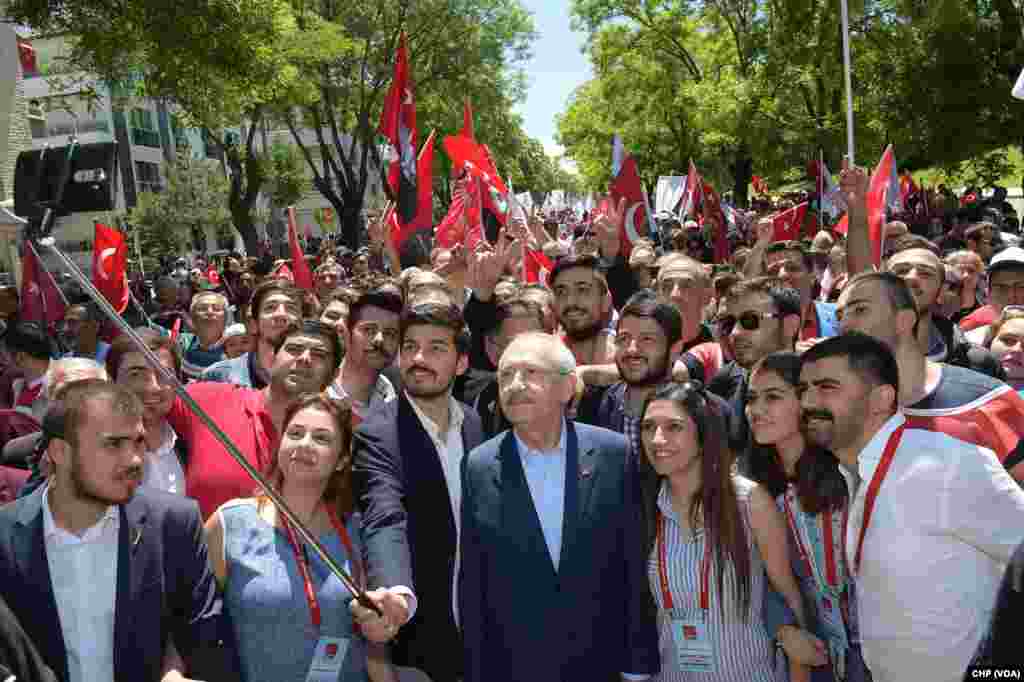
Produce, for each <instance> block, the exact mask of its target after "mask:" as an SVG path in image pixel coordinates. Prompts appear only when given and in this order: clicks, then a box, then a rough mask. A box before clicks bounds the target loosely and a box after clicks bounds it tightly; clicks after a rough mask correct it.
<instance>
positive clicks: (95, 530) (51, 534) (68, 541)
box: [42, 484, 120, 546]
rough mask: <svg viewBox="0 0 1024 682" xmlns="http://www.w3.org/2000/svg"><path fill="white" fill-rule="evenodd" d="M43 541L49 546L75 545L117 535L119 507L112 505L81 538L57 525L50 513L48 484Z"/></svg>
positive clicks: (45, 498) (48, 488) (44, 498)
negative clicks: (108, 535) (112, 534)
mask: <svg viewBox="0 0 1024 682" xmlns="http://www.w3.org/2000/svg"><path fill="white" fill-rule="evenodd" d="M42 504H43V540H44V542H46V543H48V544H56V545H57V546H60V545H74V544H84V543H87V542H96V541H97V540H99V539H101V538H102V537H104V536H105V535H106V534H108V533H116V532H117V529H118V528H119V526H120V516H119V515H118V513H117V507H115V506H113V505H111V506H109V507H107V511H105V512H104V513H103V516H101V517H100V519H99V521H97V522H96V523H95V524H93V525H92V526H90V527H89V528H86V529H85V532H84V533H82V534H81V536H78V535H75V534H74V533H69V532H68V531H66V530H64V529H63V528H61V527H59V526H58V525H57V522H56V521H55V520H54V518H53V512H52V511H50V486H49V484H47V486H46V488H45V489H44V490H43V501H42Z"/></svg>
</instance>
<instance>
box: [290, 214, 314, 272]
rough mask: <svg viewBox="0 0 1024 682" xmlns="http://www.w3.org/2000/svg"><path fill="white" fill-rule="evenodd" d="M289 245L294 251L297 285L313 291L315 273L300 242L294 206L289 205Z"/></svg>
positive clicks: (293, 261)
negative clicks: (311, 269)
mask: <svg viewBox="0 0 1024 682" xmlns="http://www.w3.org/2000/svg"><path fill="white" fill-rule="evenodd" d="M288 245H289V246H290V247H291V251H292V273H293V276H294V278H295V286H297V287H302V288H303V289H305V290H307V291H312V290H313V273H312V272H310V271H309V263H307V262H306V254H304V253H303V252H302V246H301V245H300V244H299V231H298V227H297V226H296V225H295V207H294V206H289V207H288Z"/></svg>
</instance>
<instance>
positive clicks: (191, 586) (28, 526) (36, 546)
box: [0, 488, 216, 682]
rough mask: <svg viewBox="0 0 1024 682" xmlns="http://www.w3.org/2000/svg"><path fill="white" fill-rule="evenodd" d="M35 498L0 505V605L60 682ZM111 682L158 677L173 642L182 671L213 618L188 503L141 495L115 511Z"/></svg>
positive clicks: (209, 581) (195, 518) (212, 586)
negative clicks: (16, 621) (2, 603)
mask: <svg viewBox="0 0 1024 682" xmlns="http://www.w3.org/2000/svg"><path fill="white" fill-rule="evenodd" d="M43 490H44V488H40V489H38V490H36V491H35V492H34V493H32V494H31V495H29V496H28V497H23V498H21V499H19V500H16V501H15V502H12V503H10V504H7V505H4V506H3V507H0V597H2V598H3V599H4V600H5V601H6V602H7V604H8V606H10V609H11V611H12V612H13V613H14V614H15V616H17V618H18V619H19V620H20V621H21V624H22V627H24V629H25V632H26V633H27V634H28V636H29V638H30V639H31V640H32V642H33V643H34V644H35V645H36V647H37V648H38V649H39V653H40V654H41V655H42V657H43V660H44V661H45V662H46V664H47V665H49V666H50V667H51V668H52V669H53V670H54V672H56V673H57V677H58V678H59V679H60V680H67V679H68V666H67V652H66V650H65V648H64V637H63V635H62V632H61V626H60V618H59V616H58V613H57V603H56V601H55V598H54V594H53V586H52V583H51V582H50V568H49V563H48V562H47V559H46V547H45V545H44V544H43V507H42V500H43ZM119 512H120V515H121V516H120V527H119V532H118V546H119V549H118V558H117V591H116V595H117V596H116V603H115V607H114V613H115V615H114V680H115V682H150V681H153V682H155V681H156V680H159V679H160V671H161V664H162V662H163V654H164V644H165V643H166V641H167V637H168V636H169V635H173V637H174V643H175V645H176V647H177V649H178V651H179V652H180V653H181V654H182V656H183V657H184V659H185V661H186V663H189V662H190V661H191V660H192V654H193V653H194V652H196V651H197V650H198V649H199V648H200V646H201V645H202V644H204V642H201V641H199V640H198V636H197V633H199V632H204V631H206V630H207V629H206V628H205V625H206V622H207V621H208V620H209V619H211V618H212V617H213V616H214V615H215V614H214V612H215V610H216V609H215V603H216V602H215V597H216V582H215V581H214V578H213V573H212V571H211V570H210V565H209V562H208V560H207V547H206V541H205V539H204V538H203V522H202V519H201V518H200V516H199V507H198V506H197V505H196V503H195V501H194V500H190V499H187V498H185V497H181V496H179V495H170V494H167V493H163V492H160V491H155V490H149V489H145V488H140V489H139V490H138V491H137V492H136V493H135V496H134V497H133V498H132V500H131V501H130V502H128V503H127V504H125V505H122V506H121V507H120V508H119Z"/></svg>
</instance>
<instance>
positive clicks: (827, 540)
mask: <svg viewBox="0 0 1024 682" xmlns="http://www.w3.org/2000/svg"><path fill="white" fill-rule="evenodd" d="M782 506H783V507H785V509H786V521H788V522H789V530H790V531H791V532H792V533H793V538H794V539H795V540H796V549H797V553H798V554H799V555H800V560H801V561H802V562H803V564H804V567H805V568H806V569H807V575H809V576H810V577H811V578H815V575H814V569H813V567H812V566H811V560H810V557H809V555H808V553H807V549H806V548H804V541H803V539H802V538H801V537H800V531H799V529H798V528H797V527H796V517H795V515H794V514H793V510H792V509H791V508H790V506H789V492H788V491H787V492H785V493H783V494H782ZM822 525H823V526H824V538H823V540H822V543H823V544H824V545H825V580H826V581H828V584H829V587H835V586H836V584H837V583H838V577H837V575H836V555H835V550H834V549H833V547H832V512H831V511H826V512H824V514H822ZM844 528H845V526H844Z"/></svg>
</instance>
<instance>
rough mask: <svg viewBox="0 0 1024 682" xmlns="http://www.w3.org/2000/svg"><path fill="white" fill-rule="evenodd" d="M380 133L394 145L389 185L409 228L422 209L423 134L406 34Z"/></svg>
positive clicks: (399, 214) (399, 216)
mask: <svg viewBox="0 0 1024 682" xmlns="http://www.w3.org/2000/svg"><path fill="white" fill-rule="evenodd" d="M379 129H380V133H381V135H383V136H384V137H386V138H387V139H388V141H389V142H391V146H392V147H394V149H395V152H396V153H397V156H398V159H397V160H395V161H392V162H391V168H390V169H389V170H388V185H390V186H391V191H392V193H393V195H394V196H395V204H396V214H397V215H396V218H397V219H398V222H399V224H401V225H408V224H410V223H413V222H415V221H416V215H417V212H418V209H419V201H418V199H419V196H418V194H417V192H416V184H417V172H416V171H417V168H416V150H417V149H419V133H418V131H417V130H416V102H415V101H414V100H413V95H412V76H411V74H410V70H409V57H408V49H407V47H406V39H405V32H404V31H403V32H402V35H401V37H400V38H399V41H398V50H397V51H396V54H395V75H394V78H393V79H392V81H391V88H390V89H389V90H388V94H387V96H385V97H384V109H383V110H382V111H381V114H380V126H379Z"/></svg>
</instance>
